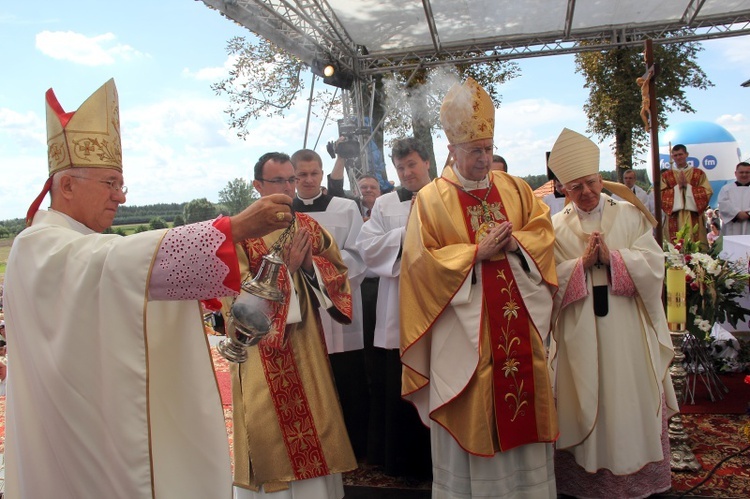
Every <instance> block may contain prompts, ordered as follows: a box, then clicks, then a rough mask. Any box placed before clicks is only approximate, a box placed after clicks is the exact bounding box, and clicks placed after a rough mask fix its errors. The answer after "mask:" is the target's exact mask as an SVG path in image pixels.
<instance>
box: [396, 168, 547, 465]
mask: <svg viewBox="0 0 750 499" xmlns="http://www.w3.org/2000/svg"><path fill="white" fill-rule="evenodd" d="M490 180H491V182H490V187H489V189H486V188H485V189H477V190H474V191H469V192H466V191H464V190H463V188H462V187H461V183H460V181H459V179H458V178H457V176H456V174H455V173H454V172H453V170H452V169H451V168H446V170H445V171H444V173H443V176H442V177H441V178H439V179H437V180H435V181H434V182H432V183H431V184H429V185H428V186H426V187H424V188H422V190H420V192H419V195H418V196H417V198H416V202H415V204H414V206H413V209H412V212H411V215H410V218H409V222H408V224H407V233H406V239H405V242H404V251H403V259H402V264H403V268H404V269H408V272H402V274H401V282H400V293H401V295H400V299H401V310H402V314H401V352H402V362H403V364H404V370H403V386H402V395H403V396H404V398H406V399H407V400H410V401H412V402H413V403H414V404H415V405H416V406H417V409H418V410H419V412H420V415H421V417H422V420H423V422H424V423H425V424H428V420H429V419H432V420H434V421H436V422H437V423H439V424H440V425H442V426H443V427H445V428H446V429H447V430H448V432H450V434H451V435H452V436H453V438H455V439H456V441H457V442H458V443H459V445H460V446H461V447H462V448H463V449H465V450H466V451H467V452H469V453H472V454H475V455H479V456H492V455H494V454H495V453H497V452H500V451H506V450H510V449H512V448H514V447H518V446H521V445H525V444H530V443H536V442H552V441H554V440H555V439H556V438H557V433H558V430H557V415H556V412H555V407H554V401H553V397H552V389H551V385H550V381H549V376H548V370H547V355H546V350H545V347H544V339H545V338H546V336H547V335H548V334H549V329H550V311H551V305H552V296H553V294H554V292H555V290H556V288H557V278H556V274H555V267H554V258H553V252H552V251H551V249H552V246H553V242H554V239H553V232H552V225H551V222H550V218H549V208H547V206H546V205H544V204H542V203H540V202H538V201H537V200H536V198H535V197H534V195H533V193H532V190H531V188H529V186H528V185H527V184H526V183H525V182H523V181H522V180H520V179H517V178H516V177H512V176H510V175H507V174H505V173H502V172H491V173H490ZM505 220H508V221H510V222H512V224H513V227H514V228H513V237H514V238H515V239H516V241H517V242H518V245H519V248H521V250H522V253H523V255H522V256H519V255H515V254H507V255H506V254H505V253H500V254H498V255H497V256H496V257H494V258H491V259H489V260H485V261H484V262H481V263H480V262H478V261H476V253H477V244H478V242H479V241H480V240H481V238H482V237H483V235H484V233H485V232H486V230H487V224H488V223H493V222H502V221H505ZM475 267H476V268H475ZM480 281H481V282H480ZM474 283H476V284H477V285H476V286H474ZM467 286H470V287H471V290H470V291H469V292H468V293H469V294H471V293H480V294H481V299H479V300H478V301H475V302H472V301H471V299H469V300H467V301H466V302H464V301H461V302H459V301H458V300H457V298H458V296H459V295H463V294H465V291H464V290H466V289H467ZM474 288H476V289H474ZM472 303H476V306H473V305H472Z"/></svg>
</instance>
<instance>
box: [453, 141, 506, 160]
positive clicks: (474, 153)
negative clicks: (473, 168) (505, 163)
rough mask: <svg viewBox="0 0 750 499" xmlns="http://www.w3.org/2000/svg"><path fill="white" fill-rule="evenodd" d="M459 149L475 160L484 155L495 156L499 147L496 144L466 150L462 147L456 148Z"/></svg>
mask: <svg viewBox="0 0 750 499" xmlns="http://www.w3.org/2000/svg"><path fill="white" fill-rule="evenodd" d="M456 147H457V148H458V149H461V150H462V151H463V152H465V153H466V154H468V155H469V156H470V157H471V158H473V159H479V158H480V157H481V156H482V155H483V154H484V155H487V156H492V155H493V154H495V151H497V146H495V145H494V144H493V145H491V146H487V147H472V148H471V149H466V148H464V147H461V146H456Z"/></svg>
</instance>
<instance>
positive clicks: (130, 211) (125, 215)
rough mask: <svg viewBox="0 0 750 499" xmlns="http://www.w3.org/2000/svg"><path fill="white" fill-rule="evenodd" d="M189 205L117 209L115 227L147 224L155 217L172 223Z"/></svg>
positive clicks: (162, 204)
mask: <svg viewBox="0 0 750 499" xmlns="http://www.w3.org/2000/svg"><path fill="white" fill-rule="evenodd" d="M186 204H187V203H159V204H147V205H142V206H130V205H122V206H120V207H119V208H118V209H117V216H116V217H115V221H114V224H113V225H130V224H145V223H149V221H150V220H151V219H152V218H154V217H160V218H162V219H164V220H165V221H167V222H171V221H173V220H174V219H175V217H176V216H178V215H179V216H182V214H183V212H184V210H185V205H186Z"/></svg>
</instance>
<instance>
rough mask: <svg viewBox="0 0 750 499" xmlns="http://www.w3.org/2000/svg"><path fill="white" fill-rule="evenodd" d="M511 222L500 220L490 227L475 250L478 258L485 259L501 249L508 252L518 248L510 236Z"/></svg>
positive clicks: (511, 230)
mask: <svg viewBox="0 0 750 499" xmlns="http://www.w3.org/2000/svg"><path fill="white" fill-rule="evenodd" d="M512 234H513V224H512V223H510V222H500V223H499V224H496V225H495V226H494V227H492V228H491V229H490V230H489V232H487V235H486V236H485V238H484V239H482V240H481V241H480V243H479V248H478V250H477V259H478V260H480V261H481V260H487V259H488V258H491V257H493V256H495V255H497V254H498V253H500V252H501V251H505V252H510V251H516V250H518V243H516V240H515V239H513V237H512Z"/></svg>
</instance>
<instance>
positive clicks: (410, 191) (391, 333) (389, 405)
mask: <svg viewBox="0 0 750 499" xmlns="http://www.w3.org/2000/svg"><path fill="white" fill-rule="evenodd" d="M391 158H392V160H393V164H394V166H395V167H396V173H397V174H398V178H399V181H400V182H401V187H399V188H398V189H396V190H395V191H392V192H389V193H388V194H385V195H383V196H380V197H379V198H377V199H376V200H375V204H374V205H373V208H372V214H371V217H370V219H369V220H368V221H367V222H365V224H364V225H363V226H362V231H361V232H360V234H359V237H358V238H357V248H358V249H359V251H360V253H361V254H362V258H363V259H364V261H365V263H366V264H367V266H368V269H369V271H372V272H374V273H375V274H377V275H378V276H379V277H380V284H379V286H378V298H377V317H378V321H377V322H376V324H375V337H374V346H375V348H374V352H373V360H374V362H375V363H376V365H375V366H374V367H375V369H373V371H375V377H374V379H373V384H372V389H373V394H372V401H373V405H374V406H375V407H376V408H377V410H374V411H371V412H370V417H371V419H372V420H371V421H370V428H371V432H372V433H373V435H371V438H370V442H371V443H372V444H374V446H375V448H374V449H372V450H371V452H370V455H371V456H372V457H373V458H374V459H375V462H374V463H372V462H370V461H368V463H370V464H380V465H383V467H384V469H385V472H386V473H387V474H389V475H400V476H417V477H421V478H428V477H430V476H431V475H430V473H431V459H430V440H429V438H430V437H429V430H428V429H427V427H425V426H424V425H423V424H422V423H421V421H420V420H419V416H418V414H417V412H416V411H415V410H414V408H413V407H412V406H411V404H409V403H408V402H405V401H403V400H402V399H401V360H400V358H399V329H400V328H399V302H398V289H399V277H400V275H401V251H402V247H403V242H404V234H405V233H406V221H407V220H408V218H409V212H410V211H411V205H412V198H413V197H414V196H416V194H417V192H418V191H419V190H420V189H421V188H422V187H424V186H425V185H427V184H429V183H430V172H429V170H430V162H429V154H428V153H427V151H426V150H425V147H424V145H422V144H420V143H419V142H418V141H417V140H416V139H415V138H414V137H408V138H405V139H399V140H396V141H395V142H394V144H393V148H392V152H391ZM378 437H379V438H378ZM378 444H379V445H378Z"/></svg>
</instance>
